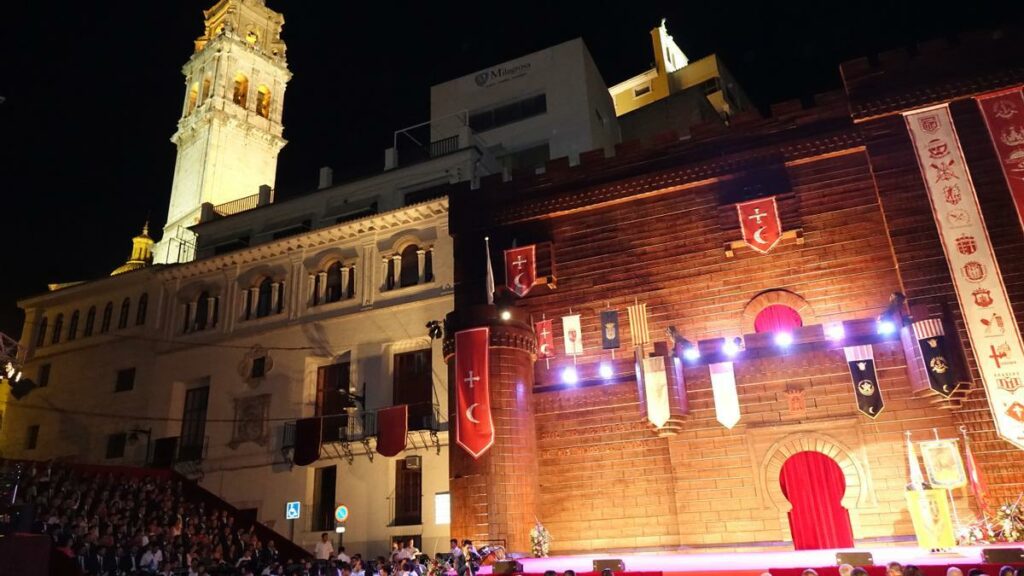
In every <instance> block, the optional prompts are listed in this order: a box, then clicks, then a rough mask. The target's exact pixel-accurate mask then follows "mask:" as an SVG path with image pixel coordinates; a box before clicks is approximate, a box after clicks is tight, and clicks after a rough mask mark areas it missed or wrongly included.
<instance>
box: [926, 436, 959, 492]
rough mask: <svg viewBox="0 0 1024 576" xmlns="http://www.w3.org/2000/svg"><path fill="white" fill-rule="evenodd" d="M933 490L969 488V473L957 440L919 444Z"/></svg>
mask: <svg viewBox="0 0 1024 576" xmlns="http://www.w3.org/2000/svg"><path fill="white" fill-rule="evenodd" d="M918 446H920V447H921V457H922V458H924V468H925V470H927V471H928V481H929V482H931V484H932V488H945V489H947V490H952V489H955V488H963V487H964V486H967V473H966V472H965V471H964V462H963V460H962V459H961V458H960V450H958V449H957V447H956V440H953V439H949V440H931V441H928V442H921V443H919V444H918Z"/></svg>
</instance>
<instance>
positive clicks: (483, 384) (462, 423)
mask: <svg viewBox="0 0 1024 576" xmlns="http://www.w3.org/2000/svg"><path fill="white" fill-rule="evenodd" d="M490 338H491V330H490V329H489V328H472V329H470V330H462V331H460V332H456V333H455V400H456V402H455V410H456V419H455V422H456V429H455V442H456V443H457V444H458V445H459V446H462V448H463V449H464V450H465V451H466V452H468V453H469V455H470V456H472V457H473V458H480V457H481V456H483V454H484V453H485V452H487V450H488V449H490V447H491V446H492V445H493V444H494V421H493V420H491V398H490V378H489V376H488V374H489V372H488V370H489V365H488V346H489V342H490Z"/></svg>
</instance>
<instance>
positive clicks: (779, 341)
mask: <svg viewBox="0 0 1024 576" xmlns="http://www.w3.org/2000/svg"><path fill="white" fill-rule="evenodd" d="M792 344H793V335H792V334H791V333H789V332H779V333H778V334H776V335H775V345H776V346H778V347H779V348H789V347H790V346H791V345H792Z"/></svg>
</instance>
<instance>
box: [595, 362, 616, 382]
mask: <svg viewBox="0 0 1024 576" xmlns="http://www.w3.org/2000/svg"><path fill="white" fill-rule="evenodd" d="M597 372H598V374H600V375H601V378H604V379H605V380H608V379H609V378H611V377H612V376H613V373H612V365H611V364H609V363H607V362H601V366H599V367H598V369H597Z"/></svg>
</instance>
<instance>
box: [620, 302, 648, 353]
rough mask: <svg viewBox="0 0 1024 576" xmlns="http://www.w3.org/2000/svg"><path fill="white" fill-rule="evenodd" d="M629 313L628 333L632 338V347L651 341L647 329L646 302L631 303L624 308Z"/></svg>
mask: <svg viewBox="0 0 1024 576" xmlns="http://www.w3.org/2000/svg"><path fill="white" fill-rule="evenodd" d="M626 311H627V312H628V313H629V333H630V336H632V338H633V347H634V348H637V347H639V346H643V345H644V344H647V343H648V342H650V341H651V336H650V333H649V332H648V331H647V304H646V303H644V304H633V305H632V306H629V307H627V308H626Z"/></svg>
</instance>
